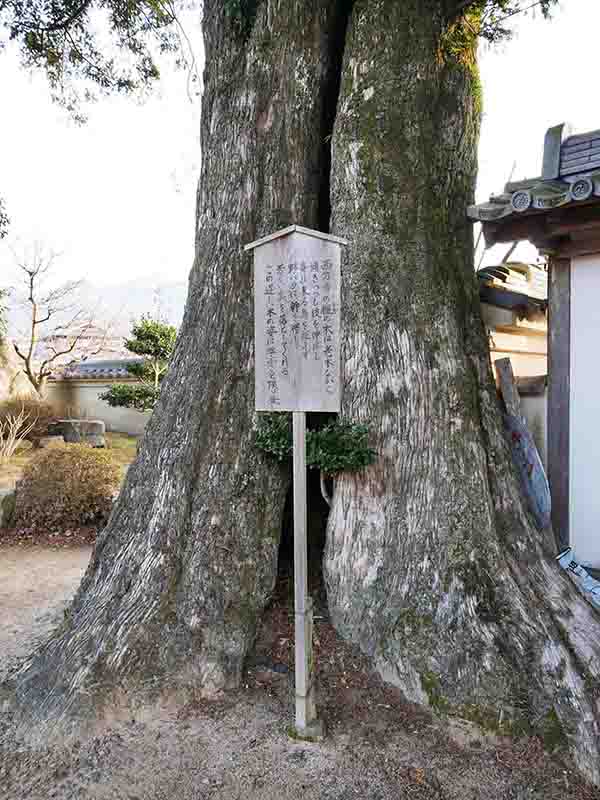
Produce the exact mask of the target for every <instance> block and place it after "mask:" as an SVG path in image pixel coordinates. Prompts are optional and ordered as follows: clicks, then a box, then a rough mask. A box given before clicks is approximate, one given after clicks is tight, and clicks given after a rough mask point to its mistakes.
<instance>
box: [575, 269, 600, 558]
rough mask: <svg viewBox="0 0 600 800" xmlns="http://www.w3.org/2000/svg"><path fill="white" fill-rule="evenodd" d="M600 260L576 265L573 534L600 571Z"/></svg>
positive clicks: (582, 553) (579, 555)
mask: <svg viewBox="0 0 600 800" xmlns="http://www.w3.org/2000/svg"><path fill="white" fill-rule="evenodd" d="M599 365H600V254H597V255H593V256H580V257H578V258H574V259H573V260H572V262H571V376H570V378H571V397H570V408H569V416H570V445H569V451H570V452H569V464H570V477H569V533H570V540H571V545H572V547H573V549H574V550H575V554H576V557H577V558H578V559H579V560H580V561H581V562H583V563H584V564H585V563H587V564H590V565H592V566H595V567H599V568H600V372H599V370H598V367H599Z"/></svg>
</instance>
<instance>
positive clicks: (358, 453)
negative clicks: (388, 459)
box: [255, 413, 377, 475]
mask: <svg viewBox="0 0 600 800" xmlns="http://www.w3.org/2000/svg"><path fill="white" fill-rule="evenodd" d="M255 443H256V446H257V447H258V449H259V450H262V451H263V453H266V454H267V455H269V456H271V457H272V458H275V459H277V461H286V460H287V459H289V458H291V456H292V449H293V444H292V418H291V415H290V414H286V413H272V414H271V413H266V414H261V415H260V416H259V418H258V425H257V430H256V433H255ZM376 456H377V454H376V452H375V450H373V449H372V448H371V447H369V428H368V426H367V425H359V424H358V423H355V422H350V421H348V420H339V419H338V420H335V421H333V422H330V423H328V424H327V425H325V426H324V427H323V428H320V429H319V430H308V431H307V432H306V463H307V466H309V467H313V468H318V469H320V470H321V472H322V473H323V474H324V475H333V474H335V473H336V472H356V471H357V470H360V469H363V468H364V467H368V466H369V464H372V463H373V462H374V461H375V458H376Z"/></svg>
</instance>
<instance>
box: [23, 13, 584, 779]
mask: <svg viewBox="0 0 600 800" xmlns="http://www.w3.org/2000/svg"><path fill="white" fill-rule="evenodd" d="M240 5H244V6H245V5H246V4H240ZM248 5H251V4H248ZM350 5H351V4H350V3H348V2H345V0H339V2H331V0H306V1H304V0H303V1H302V2H300V1H299V0H298V1H297V0H270V2H259V3H258V7H257V18H256V20H255V22H254V24H253V25H252V26H251V29H250V32H249V33H248V31H247V30H246V28H245V26H243V25H242V26H239V25H237V24H236V23H235V22H234V21H232V19H231V18H230V17H229V16H228V12H227V11H226V10H225V9H226V8H233V7H235V6H234V4H231V3H229V4H226V3H225V2H223V0H205V4H204V14H205V29H204V33H205V42H206V58H207V69H206V74H205V94H204V98H203V118H202V147H203V168H202V179H201V184H200V190H199V198H198V232H197V257H196V262H195V264H194V268H193V270H192V274H191V277H190V292H189V299H188V303H187V307H186V314H185V319H184V323H183V326H182V329H181V332H180V335H179V338H178V342H177V347H176V352H175V355H174V359H173V362H172V364H171V368H170V371H169V374H168V376H167V378H166V379H165V381H164V383H163V386H162V391H161V398H160V401H159V404H158V406H157V408H156V409H155V412H154V414H153V416H152V419H151V421H150V423H149V426H148V430H147V432H146V435H145V437H144V441H143V444H142V447H141V451H140V454H139V456H138V459H137V461H136V463H135V464H134V465H133V466H132V468H131V469H130V471H129V474H128V477H127V481H126V483H125V486H124V488H123V491H122V495H121V498H120V500H119V502H118V504H117V507H116V509H115V511H114V513H113V515H112V518H111V520H110V523H109V525H108V528H107V529H106V531H105V532H104V533H103V534H102V536H101V537H100V539H99V542H98V545H97V547H96V550H95V553H94V557H93V560H92V563H91V564H90V567H89V569H88V571H87V573H86V576H85V578H84V581H83V583H82V585H81V588H80V590H79V592H78V595H77V597H76V600H75V602H74V604H73V607H72V609H71V611H70V615H69V618H68V619H67V620H66V622H65V625H64V627H63V629H62V630H61V631H60V632H58V634H57V635H55V636H54V637H53V638H52V639H51V640H50V642H49V643H47V644H46V645H45V646H44V647H43V648H42V650H41V651H40V652H39V653H38V654H36V655H35V656H34V657H33V658H32V660H31V661H30V662H29V663H28V664H27V665H26V666H25V667H24V669H23V670H22V672H21V673H20V674H19V675H18V676H17V681H16V690H17V697H18V698H19V699H20V701H21V709H22V710H23V718H24V719H25V715H28V719H29V722H30V721H31V719H32V718H33V720H34V721H35V722H36V723H40V722H41V723H48V722H57V721H60V720H63V719H68V718H70V716H71V715H72V714H73V713H75V712H77V713H83V712H85V711H86V710H88V708H87V707H88V705H89V704H90V703H97V701H98V699H99V698H101V697H103V696H106V687H113V688H114V687H117V686H119V685H121V684H122V683H124V684H125V685H131V684H132V683H137V684H142V685H148V686H150V687H156V688H157V689H168V688H169V687H170V686H173V687H181V686H193V687H196V688H198V687H200V688H201V689H203V690H205V691H214V690H216V689H220V688H226V687H228V686H233V685H236V684H237V683H238V681H239V679H240V674H241V669H242V664H243V659H244V656H245V655H246V653H247V652H248V650H249V648H250V647H251V645H252V641H253V637H254V633H255V629H256V623H257V620H258V618H259V616H260V614H261V611H262V609H263V607H264V605H265V602H266V600H267V597H268V595H269V592H270V591H271V588H272V586H273V582H274V579H275V571H276V556H277V545H278V540H279V535H280V528H281V518H282V511H283V504H284V498H285V494H286V490H287V486H288V476H287V474H286V473H285V471H281V470H280V469H279V468H277V467H275V466H273V465H272V464H270V463H268V462H266V461H264V460H263V459H262V458H260V457H259V455H258V454H257V451H256V450H255V448H254V446H253V441H252V421H253V416H254V415H253V400H254V398H253V351H252V318H251V317H252V306H251V304H252V298H251V266H250V261H249V259H248V258H244V257H242V255H241V246H242V245H243V243H244V242H246V241H250V240H251V239H253V238H255V237H257V236H258V235H261V234H264V233H267V232H270V231H272V230H274V229H276V228H278V227H280V226H282V225H285V224H289V223H291V222H298V223H301V224H304V225H308V226H312V227H319V228H321V229H327V227H328V223H329V211H330V206H329V203H330V200H329V188H330V187H329V175H328V172H329V156H328V150H327V142H328V141H329V139H330V137H329V134H330V132H331V124H332V123H333V116H334V113H335V108H336V100H337V91H338V81H339V77H340V71H341V60H340V59H341V55H342V53H343V44H344V42H343V37H344V35H345V34H346V22H347V20H346V18H345V14H347V13H348V12H349V11H351V18H350V25H349V28H348V32H347V35H346V49H345V55H344V61H343V71H342V72H341V77H342V84H341V92H340V97H339V103H338V114H337V119H336V122H335V130H334V135H333V142H334V160H333V172H332V174H333V191H332V206H333V228H334V232H336V233H340V234H343V235H345V236H347V237H348V239H349V240H350V247H349V248H348V260H347V263H346V264H345V267H344V273H343V285H344V301H345V302H344V358H345V373H346V374H345V390H344V392H345V393H344V413H345V414H346V415H348V416H350V417H351V418H352V419H354V420H361V421H365V422H367V423H368V424H370V425H371V427H372V429H373V432H374V440H375V441H374V444H375V445H376V446H377V449H378V451H379V458H378V460H377V463H376V464H375V465H374V466H373V467H371V468H369V469H368V470H366V471H365V472H364V474H361V475H359V476H344V477H342V478H340V479H339V480H338V481H337V482H336V487H335V499H334V505H333V509H332V513H331V516H330V521H329V529H328V543H327V552H326V559H325V567H326V575H327V583H328V595H329V603H330V607H331V611H332V615H333V619H334V621H335V624H336V625H337V627H338V630H339V631H340V632H341V633H342V634H343V635H344V636H347V637H349V638H351V639H353V640H355V641H357V642H359V643H360V645H361V647H362V648H363V649H364V650H365V651H366V652H368V653H370V654H371V655H372V656H373V658H374V661H375V663H376V664H377V666H378V667H379V669H380V670H381V672H382V674H383V675H384V676H385V677H386V678H387V679H389V680H391V681H393V682H395V683H397V684H398V685H400V686H401V687H402V688H403V690H404V691H405V692H406V694H407V696H408V697H409V698H411V699H414V700H417V701H419V702H428V703H431V704H432V705H434V706H436V708H437V709H438V710H440V711H453V710H454V711H456V712H458V713H460V714H461V715H463V716H464V715H466V716H469V717H471V718H473V719H475V720H477V721H479V722H482V723H485V724H488V725H490V724H491V725H493V726H496V727H499V728H500V729H511V730H516V729H522V728H525V729H527V730H541V731H542V732H544V733H545V734H546V735H547V737H548V738H549V739H553V740H554V741H555V742H556V741H557V740H564V741H567V742H568V744H569V746H570V747H571V748H572V750H573V752H574V755H575V758H576V760H577V763H578V764H579V766H580V768H581V769H582V770H583V771H584V772H585V773H586V774H587V775H588V776H589V777H591V778H592V779H593V780H597V781H598V780H600V773H599V768H598V744H597V740H596V738H595V726H596V722H597V719H598V716H599V713H598V701H597V699H596V697H595V695H594V685H596V686H597V681H598V674H599V666H598V665H599V664H600V644H599V642H600V637H599V636H598V633H599V630H600V629H599V627H598V620H597V618H596V617H595V616H594V612H593V611H592V609H591V608H590V607H589V606H588V605H586V603H585V602H584V601H583V600H582V599H581V598H580V597H579V596H578V595H577V594H576V591H575V590H574V588H573V587H572V585H571V584H570V583H569V582H568V581H567V580H566V579H565V578H563V577H562V576H561V575H560V574H559V571H558V569H557V568H556V566H555V564H554V563H553V562H552V559H551V554H550V552H549V549H550V541H549V537H548V536H547V537H546V538H545V539H544V538H542V537H541V536H539V535H538V534H537V533H536V532H535V531H534V529H533V527H532V525H531V521H530V519H529V518H528V516H527V513H526V511H525V510H524V509H523V506H522V501H521V497H520V494H519V491H518V484H517V480H516V477H515V474H514V471H513V469H512V466H511V463H510V456H509V453H508V451H507V448H506V445H505V443H504V440H503V436H502V431H501V422H500V416H499V413H498V408H497V405H496V397H495V391H494V387H493V384H492V380H491V375H490V367H489V358H488V353H487V348H486V341H485V336H484V331H483V326H482V324H481V321H480V319H479V314H478V308H477V305H478V301H477V295H476V291H475V285H474V278H473V273H472V243H471V238H470V230H469V229H468V226H467V223H466V217H465V210H466V205H467V203H468V201H469V199H470V195H471V193H472V188H473V179H474V173H475V152H476V139H477V127H478V109H477V99H478V84H477V77H476V68H475V63H474V54H473V45H472V43H471V44H469V42H468V37H467V40H466V39H465V35H464V34H465V32H464V31H462V30H460V29H456V30H454V29H453V27H452V24H451V23H452V21H451V19H449V18H447V17H444V15H443V14H442V10H443V9H448V8H449V7H450V6H451V5H452V3H451V2H449V0H448V2H443V1H442V0H403V2H398V0H356V2H355V3H354V5H353V7H352V8H351V9H350ZM39 729H40V728H38V730H39ZM42 729H43V730H47V725H45V726H44V728H42Z"/></svg>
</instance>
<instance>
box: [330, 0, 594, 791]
mask: <svg viewBox="0 0 600 800" xmlns="http://www.w3.org/2000/svg"><path fill="white" fill-rule="evenodd" d="M440 5H441V4H440V3H439V2H437V1H436V0H412V2H411V1H410V0H409V1H408V2H403V3H398V2H395V0H387V1H386V2H370V1H369V0H357V2H356V3H355V4H354V11H353V14H352V18H351V23H350V27H349V30H348V36H347V41H346V52H345V58H344V71H343V77H342V91H341V96H340V101H339V106H338V114H337V118H336V123H335V133H334V139H333V142H334V151H333V192H332V198H333V200H332V205H333V232H334V233H336V234H339V235H342V236H345V237H347V238H348V240H349V242H350V244H349V247H348V259H347V263H346V266H345V270H344V277H343V287H344V288H343V292H344V295H343V300H344V301H343V308H344V315H343V327H344V339H343V342H344V359H343V361H344V363H345V384H344V400H343V412H344V414H345V415H347V416H348V417H350V418H351V419H354V420H358V421H361V422H364V423H367V424H369V425H370V426H371V428H372V429H373V435H374V445H375V447H376V449H377V450H378V453H379V457H378V459H377V462H376V463H375V464H374V465H373V466H372V467H370V468H369V469H368V470H366V471H365V472H364V473H363V474H362V475H360V476H359V477H356V476H352V475H344V476H343V477H341V478H340V479H339V480H338V481H337V482H336V485H335V500H334V504H333V508H332V512H331V515H330V518H329V525H328V544H327V552H326V557H325V570H326V576H327V585H328V597H329V605H330V610H331V613H332V617H333V620H334V624H335V625H336V626H337V628H338V630H339V631H340V632H341V633H342V635H344V636H346V637H348V638H351V639H353V640H355V641H356V642H358V643H359V644H360V646H361V647H362V648H363V650H364V651H365V652H367V653H369V654H370V655H372V656H373V658H374V660H375V662H376V664H377V666H378V668H379V670H380V672H381V673H382V675H383V676H384V677H385V678H386V679H387V680H389V681H391V682H393V683H395V684H396V685H398V686H400V687H401V688H402V690H403V691H404V693H405V694H406V696H407V697H409V698H410V699H412V700H414V701H416V702H419V703H429V704H431V705H432V706H434V707H435V708H437V709H438V710H440V711H454V712H456V713H458V714H460V715H461V716H463V717H467V718H470V719H472V720H475V721H477V722H479V723H482V724H484V725H486V726H489V727H492V728H494V729H496V730H504V731H509V732H510V731H522V730H525V731H536V732H539V733H541V734H542V735H543V736H544V737H545V738H546V740H547V741H548V743H549V744H552V745H555V744H557V743H568V744H569V745H570V746H571V747H572V749H573V752H574V754H575V757H576V760H577V762H578V764H579V767H580V768H581V769H582V770H583V771H584V772H585V773H586V774H587V775H588V777H590V778H591V779H593V780H595V781H598V780H599V779H600V761H599V751H598V736H597V730H598V728H597V724H598V720H599V719H600V713H599V712H600V707H599V705H598V686H599V683H598V677H599V675H600V637H599V633H600V628H599V625H598V619H597V616H596V615H595V612H594V611H593V610H592V608H591V607H590V606H588V605H587V604H586V602H585V601H584V600H583V599H582V598H580V597H579V596H578V595H577V593H576V591H575V590H574V588H573V586H572V585H571V584H570V582H569V581H568V579H567V578H566V577H564V576H563V575H561V574H559V572H560V571H559V569H558V567H557V565H556V564H555V562H554V561H553V558H552V553H551V552H550V551H551V550H552V546H553V540H552V534H551V532H546V534H545V535H543V536H542V535H540V534H539V533H538V532H537V531H536V530H535V529H534V527H533V525H532V523H531V520H530V519H529V518H528V515H527V513H526V511H525V510H524V508H523V502H522V498H521V495H520V492H519V489H518V483H517V479H516V477H515V474H514V468H513V465H512V463H511V459H510V453H509V451H508V448H507V445H506V443H505V440H504V437H503V433H502V429H501V418H500V414H499V413H498V408H497V401H496V392H495V387H494V385H493V382H492V377H491V369H490V362H489V354H488V350H487V345H486V340H485V335H484V330H483V325H482V322H481V319H480V316H479V308H478V306H479V303H478V299H477V292H476V285H475V278H474V273H473V267H472V238H471V237H472V234H471V231H470V229H469V226H468V224H467V218H466V203H467V202H468V201H469V198H470V196H471V193H472V191H473V187H474V178H475V171H476V162H475V154H476V142H477V132H478V120H479V111H478V108H477V105H478V97H479V91H478V83H477V71H476V67H475V55H474V52H473V49H472V48H470V47H463V48H462V50H461V51H460V52H459V53H458V54H457V53H456V51H455V50H454V49H453V47H452V44H453V43H456V41H460V39H459V37H458V33H459V31H453V30H452V28H451V27H450V28H449V26H448V24H447V20H445V19H444V17H443V15H442V14H441V9H440ZM453 55H454V57H453Z"/></svg>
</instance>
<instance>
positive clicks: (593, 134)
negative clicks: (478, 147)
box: [467, 123, 600, 222]
mask: <svg viewBox="0 0 600 800" xmlns="http://www.w3.org/2000/svg"><path fill="white" fill-rule="evenodd" d="M592 197H600V130H596V131H590V132H589V133H581V134H577V135H571V134H570V128H569V126H567V124H566V123H562V124H560V125H555V126H554V127H553V128H549V129H548V130H547V131H546V138H545V140H544V158H543V162H542V174H541V176H539V177H537V178H530V179H528V180H524V181H518V182H516V183H507V184H506V186H505V187H504V192H503V193H502V194H498V195H492V196H491V197H490V199H489V201H488V202H487V203H480V204H479V205H474V206H469V208H468V209H467V214H468V216H469V218H470V219H472V220H476V221H479V222H494V221H496V220H500V219H503V218H504V217H508V216H511V215H513V214H526V213H533V212H539V211H547V210H550V209H553V208H558V207H560V206H567V205H575V204H577V203H580V202H583V201H585V200H589V199H590V198H592Z"/></svg>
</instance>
